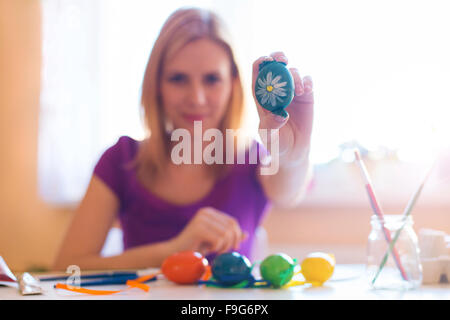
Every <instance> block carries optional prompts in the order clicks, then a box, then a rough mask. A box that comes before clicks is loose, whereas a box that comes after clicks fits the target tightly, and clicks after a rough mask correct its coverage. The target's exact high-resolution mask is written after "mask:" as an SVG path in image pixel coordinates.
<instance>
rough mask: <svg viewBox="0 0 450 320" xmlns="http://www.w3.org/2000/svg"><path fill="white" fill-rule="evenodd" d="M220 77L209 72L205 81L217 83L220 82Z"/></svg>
mask: <svg viewBox="0 0 450 320" xmlns="http://www.w3.org/2000/svg"><path fill="white" fill-rule="evenodd" d="M220 80H221V79H220V77H219V76H218V75H216V74H209V75H207V76H205V82H206V84H216V83H218V82H220Z"/></svg>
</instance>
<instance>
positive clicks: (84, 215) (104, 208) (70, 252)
mask: <svg viewBox="0 0 450 320" xmlns="http://www.w3.org/2000/svg"><path fill="white" fill-rule="evenodd" d="M118 208H119V200H118V198H117V196H116V195H115V194H114V192H113V191H112V190H111V189H110V188H109V187H108V186H107V185H106V184H105V183H104V182H103V181H102V180H101V179H99V178H98V177H96V176H95V175H94V176H93V177H92V179H91V181H90V184H89V187H88V189H87V192H86V195H85V197H84V198H83V200H82V201H81V203H80V206H79V207H78V209H77V210H76V212H75V216H74V218H73V220H72V223H71V225H70V227H69V230H68V232H67V234H66V237H65V239H64V241H63V244H62V246H61V248H60V251H59V254H58V256H57V258H56V261H55V264H54V269H56V270H65V269H66V268H67V266H69V265H77V266H79V267H80V269H86V270H87V269H138V268H148V267H152V266H155V267H159V266H160V265H161V262H162V261H163V259H164V258H165V257H167V255H168V254H170V253H171V252H173V249H172V247H173V245H172V242H171V241H167V242H160V243H157V244H152V245H145V246H141V247H136V248H133V249H129V250H126V251H124V252H123V253H122V254H120V255H116V256H112V257H102V256H101V255H100V253H101V250H102V248H103V244H104V242H105V239H106V236H107V234H108V232H109V230H110V228H111V226H112V224H113V222H114V220H115V218H116V214H117V211H118Z"/></svg>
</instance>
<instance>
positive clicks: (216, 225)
mask: <svg viewBox="0 0 450 320" xmlns="http://www.w3.org/2000/svg"><path fill="white" fill-rule="evenodd" d="M203 216H204V219H205V221H204V225H205V227H206V228H207V229H209V230H212V231H213V232H214V234H215V235H216V236H217V237H218V238H220V239H221V241H220V242H219V241H216V240H215V239H213V242H214V245H213V246H212V249H213V250H217V251H218V252H226V251H229V250H231V249H234V250H237V249H238V248H239V245H240V242H241V241H242V240H241V239H242V238H243V235H242V234H243V232H242V230H241V228H240V226H239V223H238V222H237V220H236V219H235V218H233V217H231V216H229V215H227V214H225V213H223V212H221V211H219V210H216V209H214V208H207V209H206V211H205V212H204V214H203Z"/></svg>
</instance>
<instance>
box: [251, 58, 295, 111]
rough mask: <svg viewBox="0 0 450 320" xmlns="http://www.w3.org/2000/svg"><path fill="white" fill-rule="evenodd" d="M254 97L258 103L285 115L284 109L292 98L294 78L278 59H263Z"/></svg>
mask: <svg viewBox="0 0 450 320" xmlns="http://www.w3.org/2000/svg"><path fill="white" fill-rule="evenodd" d="M254 90H255V97H256V100H258V102H259V104H260V105H261V106H262V107H263V108H265V109H267V110H269V111H271V112H272V113H274V114H277V115H280V116H283V117H287V115H288V114H287V112H286V111H285V110H284V109H285V108H286V107H287V106H288V105H289V104H290V103H291V101H292V99H293V98H294V79H293V78H292V75H291V73H290V71H289V69H288V68H287V67H286V64H285V63H283V62H279V61H264V62H263V63H261V64H260V66H259V73H258V76H257V78H256V83H255V88H254Z"/></svg>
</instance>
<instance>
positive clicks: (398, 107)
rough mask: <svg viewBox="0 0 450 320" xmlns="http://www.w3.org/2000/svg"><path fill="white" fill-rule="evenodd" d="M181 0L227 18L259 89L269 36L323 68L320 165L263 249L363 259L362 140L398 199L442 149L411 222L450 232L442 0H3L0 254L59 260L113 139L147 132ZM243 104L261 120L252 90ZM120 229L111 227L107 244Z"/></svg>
mask: <svg viewBox="0 0 450 320" xmlns="http://www.w3.org/2000/svg"><path fill="white" fill-rule="evenodd" d="M180 6H200V7H206V8H210V9H212V10H214V11H215V12H217V13H218V14H219V15H220V16H221V17H222V18H223V19H224V20H225V22H226V24H227V25H228V27H229V29H230V31H231V33H232V36H233V39H234V44H235V50H236V53H237V55H238V58H239V60H240V62H241V69H242V70H241V72H242V76H243V78H244V82H245V85H246V92H247V94H248V98H249V99H248V101H250V102H251V88H250V87H251V86H250V83H251V65H252V62H253V61H254V60H255V59H256V58H258V57H260V56H262V55H267V54H270V53H271V52H273V51H280V50H281V51H284V52H285V53H286V55H287V56H288V58H289V60H290V65H292V66H296V67H297V68H298V69H299V70H300V73H301V74H302V75H311V76H312V78H313V81H314V88H315V99H316V105H315V108H316V109H315V110H316V113H315V122H314V132H313V138H312V139H313V148H312V151H311V159H312V161H313V163H314V173H315V174H314V179H313V181H312V183H311V184H310V186H309V188H308V193H307V195H306V196H305V199H304V201H303V203H302V204H301V205H300V206H299V207H297V208H293V209H288V210H287V209H284V210H282V209H278V208H274V209H273V210H272V211H271V212H270V214H269V215H268V217H267V219H266V220H265V222H264V229H261V230H260V239H261V247H260V250H261V251H260V254H261V255H264V254H266V253H267V252H269V251H285V252H287V253H290V254H292V255H293V256H294V257H296V258H301V257H302V255H304V254H305V253H307V252H311V251H327V252H332V253H335V255H336V258H337V262H338V263H364V262H365V260H364V259H365V245H366V242H367V236H368V234H369V231H370V216H371V208H370V204H369V201H368V198H367V195H366V193H365V190H364V181H363V179H362V177H361V174H360V171H359V168H358V166H357V165H356V164H355V163H354V159H353V155H352V152H351V150H352V149H353V148H355V147H358V148H359V149H360V151H361V153H362V154H363V157H364V161H365V162H366V164H367V166H368V170H369V172H370V174H371V176H372V179H373V183H374V187H375V189H376V193H377V195H378V197H379V199H380V202H381V204H382V206H383V209H384V211H385V213H386V214H399V213H401V212H402V211H403V210H404V208H405V206H406V204H407V202H408V200H409V198H410V197H411V195H412V193H413V191H414V190H415V189H416V188H417V186H418V184H419V182H420V180H421V178H422V177H423V175H424V173H425V171H426V168H427V167H428V166H429V165H430V164H431V163H432V162H433V161H434V160H436V159H437V165H436V166H435V167H434V170H433V173H432V175H431V177H430V179H429V181H428V183H427V185H426V187H425V189H424V191H423V194H422V196H421V198H420V200H419V202H418V203H417V205H416V207H415V209H414V212H413V218H414V221H415V225H414V228H415V229H416V230H419V229H420V228H434V229H438V230H443V231H445V232H447V233H449V232H450V192H449V191H450V152H449V150H450V142H449V139H448V138H449V137H450V126H449V125H448V121H449V119H450V117H449V116H450V112H449V109H450V94H449V93H450V89H449V88H450V60H449V59H448V57H449V56H450V43H449V42H448V41H446V40H445V39H447V38H448V30H450V20H449V19H448V14H447V12H448V11H447V10H446V2H445V1H444V0H442V1H437V0H432V1H401V0H398V1H395V2H394V1H384V0H381V1H377V2H373V1H356V0H352V1H350V0H343V1H339V2H337V1H331V0H317V1H294V0H278V1H277V2H276V5H274V2H273V1H268V0H257V1H256V0H229V1H224V0H203V1H200V0H197V1H175V0H165V1H161V2H158V3H157V5H156V3H155V2H154V1H146V0H128V1H125V0H41V1H38V0H0V146H1V156H0V174H1V176H0V255H1V256H3V258H4V259H5V260H6V262H7V263H8V264H9V265H10V267H11V268H12V269H13V270H18V271H21V270H42V269H44V270H45V269H46V268H48V267H49V266H50V265H51V263H52V261H53V259H54V257H55V254H56V251H57V249H58V247H59V245H60V243H61V241H62V237H63V235H64V233H65V231H66V228H67V227H68V225H69V223H70V220H71V217H72V214H73V211H74V209H75V207H76V205H77V203H78V201H79V200H80V199H81V197H82V196H83V194H84V191H85V188H86V186H87V183H88V181H89V178H90V175H91V173H92V170H93V167H94V165H95V163H96V162H97V160H98V158H99V156H100V155H101V153H102V152H103V151H104V150H105V148H107V147H108V146H109V145H111V144H113V143H114V142H115V141H117V139H118V137H119V136H121V135H129V136H132V137H133V138H136V139H140V138H142V137H143V134H144V131H143V126H142V122H141V119H140V111H139V94H140V88H141V81H142V77H143V72H144V68H145V65H146V62H147V59H148V57H149V54H150V50H151V48H152V45H153V42H154V40H155V39H156V37H157V35H158V32H159V30H160V28H161V26H162V24H163V23H164V21H165V19H166V18H167V17H168V15H169V14H170V13H171V12H173V11H174V10H175V9H177V8H179V7H180ZM246 116H247V117H246V125H247V126H248V128H249V129H254V130H255V129H256V128H257V126H258V119H257V114H256V110H255V109H254V107H253V105H252V104H251V103H250V104H249V108H248V110H247V115H246ZM117 243H120V231H119V230H118V229H113V230H112V232H111V234H110V238H109V240H108V241H107V244H106V245H105V249H104V253H105V254H114V253H115V252H117V251H119V250H120V249H121V248H120V244H117Z"/></svg>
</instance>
